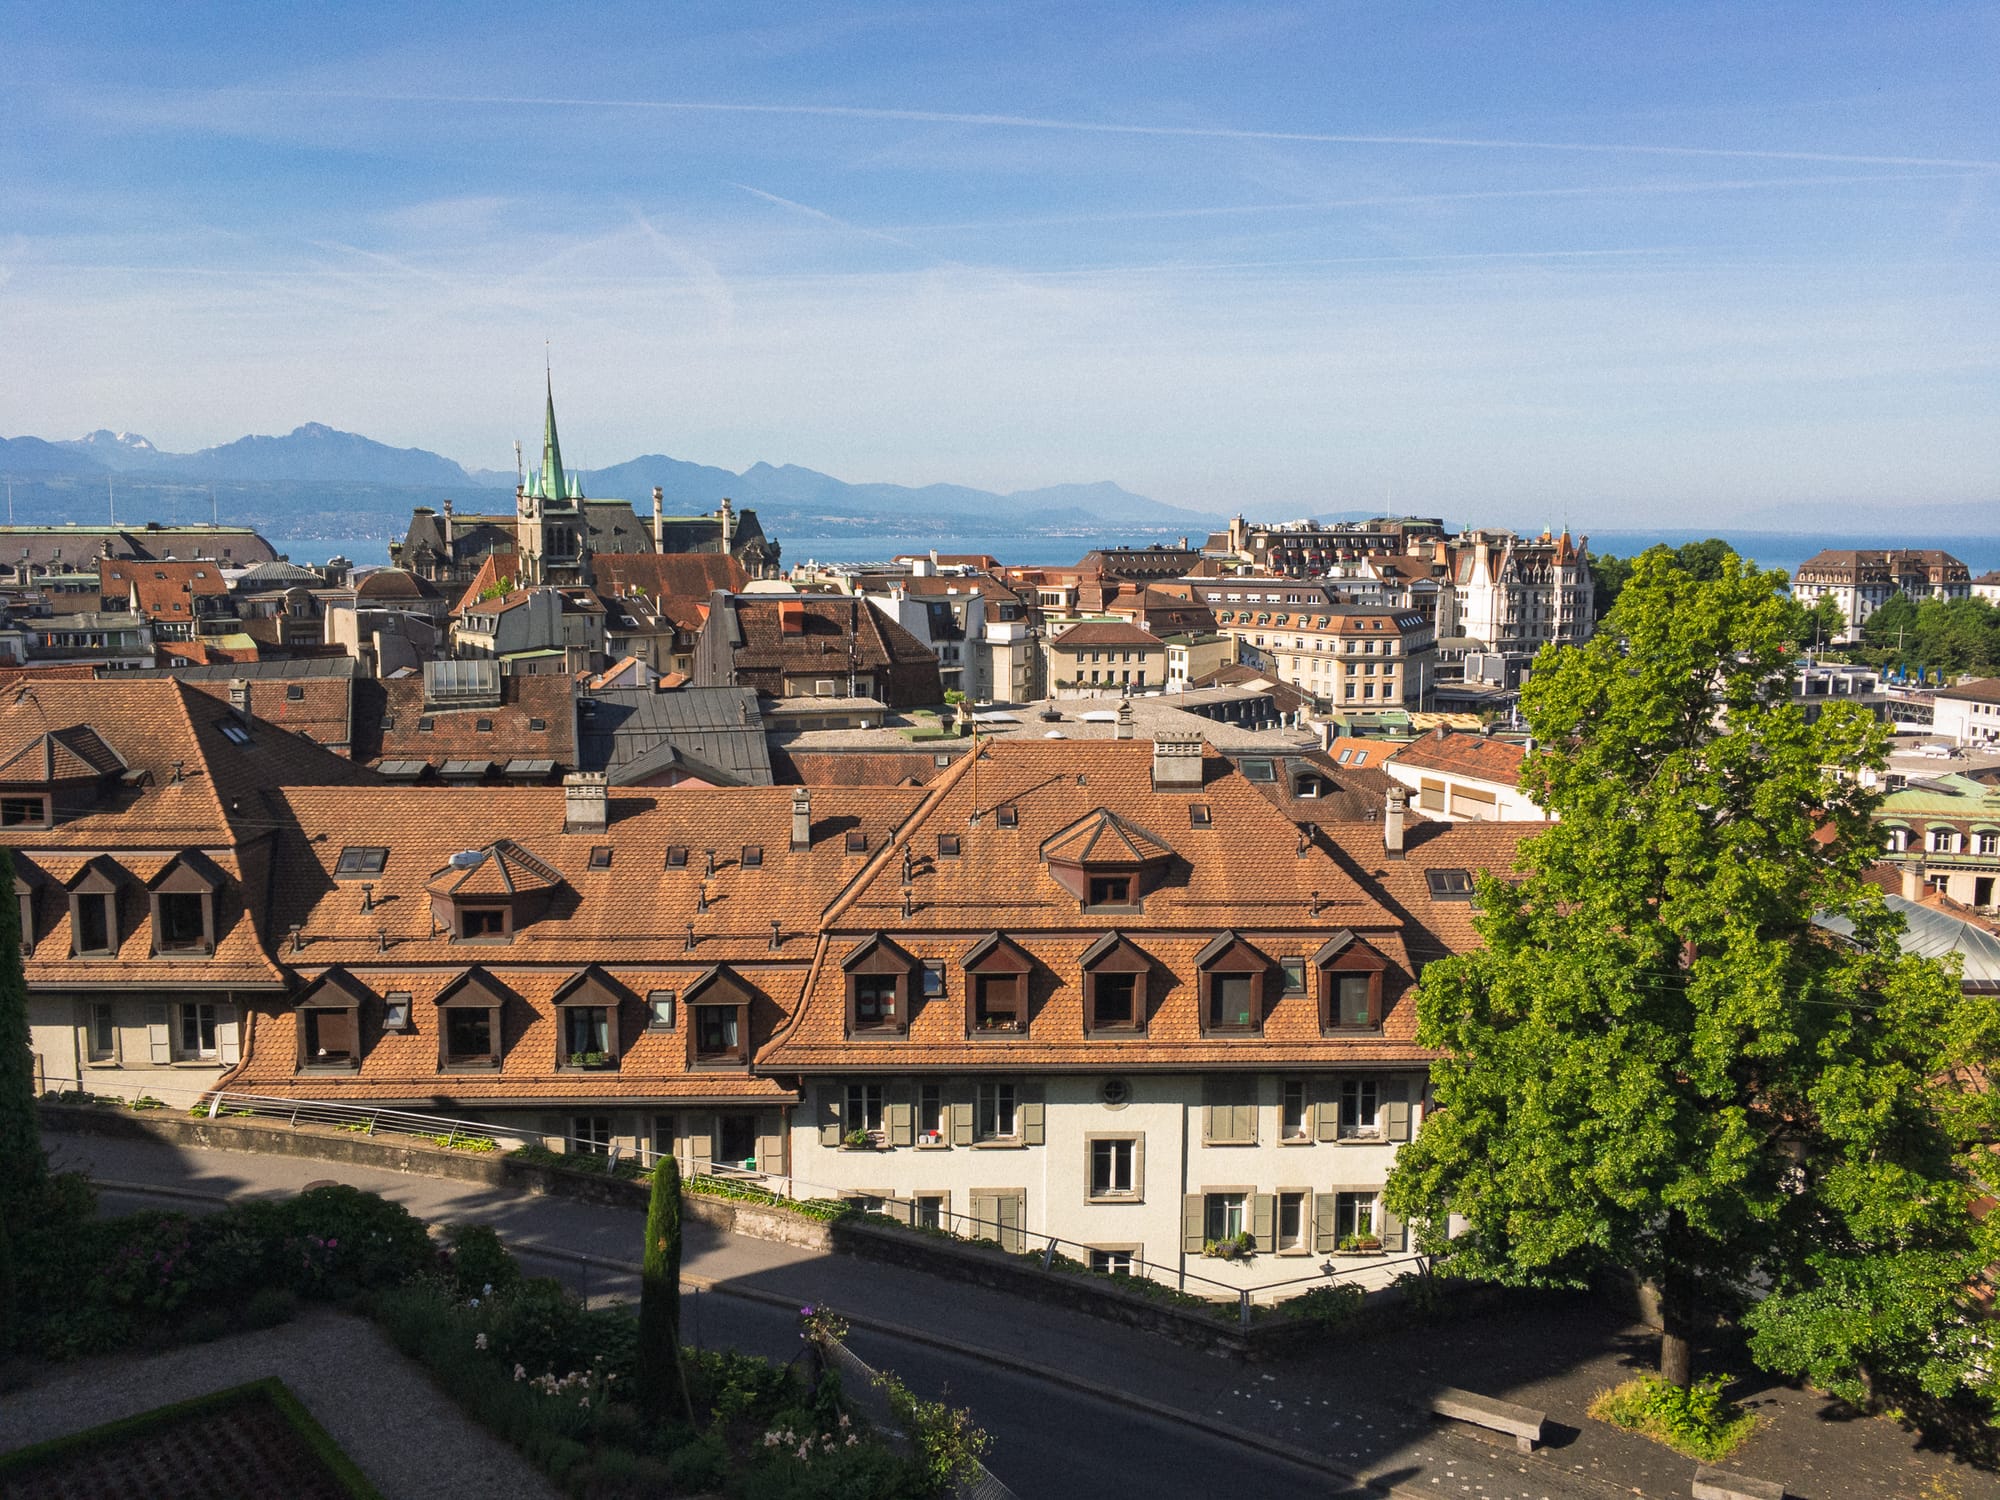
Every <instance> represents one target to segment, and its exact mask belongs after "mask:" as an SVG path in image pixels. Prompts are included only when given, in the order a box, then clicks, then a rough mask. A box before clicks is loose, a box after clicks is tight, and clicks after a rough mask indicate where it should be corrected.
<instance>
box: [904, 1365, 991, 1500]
mask: <svg viewBox="0 0 2000 1500" xmlns="http://www.w3.org/2000/svg"><path fill="white" fill-rule="evenodd" d="M875 1385H876V1388H877V1389H878V1390H880V1391H881V1392H882V1394H883V1396H884V1397H885V1398H887V1400H888V1402H889V1410H890V1411H892V1412H893V1413H895V1417H896V1422H897V1425H899V1426H900V1427H901V1428H902V1429H903V1432H904V1434H905V1435H906V1436H907V1437H908V1438H909V1440H910V1446H911V1447H912V1448H913V1449H914V1450H915V1452H916V1460H917V1468H918V1471H919V1473H920V1474H921V1476H922V1479H923V1482H924V1485H925V1491H924V1492H925V1493H927V1494H933V1495H942V1494H944V1493H946V1492H947V1491H949V1490H951V1489H952V1488H954V1487H955V1486H957V1485H960V1484H965V1483H969V1482H970V1481H972V1480H973V1479H974V1478H976V1477H977V1476H978V1473H979V1459H980V1455H982V1454H984V1453H985V1452H987V1451H988V1450H989V1449H990V1448H992V1446H993V1439H992V1437H991V1436H990V1435H989V1434H987V1433H986V1432H985V1431H983V1430H982V1429H981V1428H979V1427H978V1426H976V1425H975V1424H974V1423H973V1420H972V1413H971V1412H969V1411H967V1410H965V1409H964V1408H963V1407H951V1406H947V1405H945V1404H944V1403H943V1402H942V1401H926V1400H924V1399H923V1398H922V1397H920V1396H918V1395H916V1394H915V1393H914V1392H912V1391H911V1390H910V1388H909V1387H908V1386H906V1385H904V1384H903V1382H902V1381H900V1380H898V1379H897V1378H896V1377H895V1376H894V1375H888V1374H878V1375H877V1376H876V1377H875Z"/></svg>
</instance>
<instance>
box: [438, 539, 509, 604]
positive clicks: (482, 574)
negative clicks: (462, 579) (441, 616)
mask: <svg viewBox="0 0 2000 1500" xmlns="http://www.w3.org/2000/svg"><path fill="white" fill-rule="evenodd" d="M520 576H521V563H520V559H519V558H518V557H517V556H516V555H515V554H513V553H511V552H506V553H502V552H489V553H487V554H486V560H485V561H484V562H482V563H480V565H479V571H478V572H477V573H474V574H473V575H472V582H470V583H468V584H467V585H466V586H465V592H464V593H462V594H460V595H459V596H458V603H456V604H454V605H453V606H452V609H451V612H452V613H453V614H454V615H461V614H464V613H465V611H466V610H468V609H470V608H471V607H472V606H473V605H475V604H477V603H478V602H479V601H480V600H481V599H482V598H484V597H485V596H486V594H487V593H488V592H489V591H490V590H493V589H499V590H500V591H501V592H502V593H503V594H508V593H512V592H513V590H514V585H515V581H516V580H517V579H518V578H519V577H520Z"/></svg>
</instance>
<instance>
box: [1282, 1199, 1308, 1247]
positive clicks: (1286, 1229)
mask: <svg viewBox="0 0 2000 1500" xmlns="http://www.w3.org/2000/svg"><path fill="white" fill-rule="evenodd" d="M1310 1248H1311V1246H1309V1245H1308V1244H1307V1243H1306V1195H1305V1194H1304V1193H1296V1192H1294V1193H1280V1194H1278V1253H1279V1254H1280V1255H1284V1254H1287V1253H1290V1254H1294V1255H1302V1254H1304V1253H1305V1252H1306V1251H1307V1250H1309V1249H1310Z"/></svg>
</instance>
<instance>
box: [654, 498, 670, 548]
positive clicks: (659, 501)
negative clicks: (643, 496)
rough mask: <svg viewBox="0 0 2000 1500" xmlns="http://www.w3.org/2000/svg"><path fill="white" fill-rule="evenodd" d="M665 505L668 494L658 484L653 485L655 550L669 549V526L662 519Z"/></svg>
mask: <svg viewBox="0 0 2000 1500" xmlns="http://www.w3.org/2000/svg"><path fill="white" fill-rule="evenodd" d="M665 505H666V494H665V492H664V491H663V490H661V488H660V487H659V486H658V485H657V484H656V485H654V486H653V550H654V551H655V552H664V551H666V550H667V528H666V526H665V525H664V524H663V523H662V522H661V519H660V512H661V510H662V509H664V507H665Z"/></svg>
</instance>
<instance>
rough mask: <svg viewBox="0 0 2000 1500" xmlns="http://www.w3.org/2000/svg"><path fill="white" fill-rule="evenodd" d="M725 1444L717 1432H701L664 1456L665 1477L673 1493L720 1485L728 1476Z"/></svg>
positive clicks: (690, 1492)
mask: <svg viewBox="0 0 2000 1500" xmlns="http://www.w3.org/2000/svg"><path fill="white" fill-rule="evenodd" d="M730 1467H731V1466H730V1462H729V1448H728V1445H727V1444H725V1443H724V1442H723V1440H722V1436H721V1434H720V1433H716V1432H704V1433H703V1434H702V1435H701V1436H700V1437H698V1438H696V1439H695V1440H694V1441H693V1442H691V1443H688V1444H686V1445H685V1446H683V1447H681V1448H679V1449H677V1450H676V1451H675V1452H674V1453H673V1454H672V1455H671V1456H670V1457H669V1458H668V1459H667V1478H668V1479H670V1480H672V1481H673V1486H674V1491H675V1493H677V1494H684V1495H695V1494H700V1493H702V1492H703V1491H706V1490H718V1489H721V1488H722V1486H723V1484H724V1483H725V1482H726V1481H727V1480H728V1478H729V1470H730Z"/></svg>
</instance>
